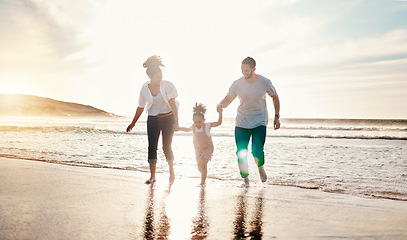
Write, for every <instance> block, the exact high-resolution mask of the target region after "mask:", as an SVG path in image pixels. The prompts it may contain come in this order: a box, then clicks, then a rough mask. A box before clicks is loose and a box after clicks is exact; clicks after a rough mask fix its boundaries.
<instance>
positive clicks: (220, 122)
mask: <svg viewBox="0 0 407 240" xmlns="http://www.w3.org/2000/svg"><path fill="white" fill-rule="evenodd" d="M217 111H218V113H219V117H218V121H217V122H213V123H211V127H217V126H219V125H221V124H222V112H223V109H222V108H217Z"/></svg>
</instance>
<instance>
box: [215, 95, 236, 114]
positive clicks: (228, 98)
mask: <svg viewBox="0 0 407 240" xmlns="http://www.w3.org/2000/svg"><path fill="white" fill-rule="evenodd" d="M235 98H236V97H232V96H230V95H229V94H228V95H226V97H225V98H224V99H223V100H222V101H220V103H219V104H218V106H217V110H218V112H219V109H222V108H226V107H227V106H229V104H231V103H232V102H233V100H235Z"/></svg>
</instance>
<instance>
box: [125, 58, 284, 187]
mask: <svg viewBox="0 0 407 240" xmlns="http://www.w3.org/2000/svg"><path fill="white" fill-rule="evenodd" d="M163 66H164V65H163V64H162V62H161V58H160V57H158V56H151V57H149V58H148V59H147V60H146V61H145V62H144V64H143V67H144V68H146V69H147V75H148V77H149V78H150V81H149V82H146V83H145V84H144V85H143V86H142V88H141V91H140V96H139V106H138V108H137V110H136V114H135V115H134V118H133V121H132V122H131V123H130V125H129V126H128V127H127V132H130V131H131V130H132V129H133V127H134V126H135V124H136V122H137V120H138V119H139V118H140V116H141V114H142V113H143V111H144V108H146V111H147V113H148V118H147V136H148V163H149V167H150V178H149V179H148V180H147V181H146V183H147V184H150V183H154V182H155V181H156V178H155V172H156V163H157V146H158V140H159V137H160V134H162V146H163V151H164V155H165V158H166V160H167V163H168V167H169V174H170V176H169V181H170V182H173V181H174V179H175V175H174V163H173V162H174V153H173V151H172V147H171V144H172V138H173V135H174V131H185V132H189V131H192V133H193V143H194V148H195V156H196V161H197V165H198V169H199V171H200V172H201V185H204V184H205V181H206V177H207V165H208V162H209V161H210V160H211V158H212V154H213V151H214V146H213V142H212V138H211V135H210V129H211V128H212V127H217V126H219V125H221V124H222V111H223V108H226V107H227V106H229V104H230V103H232V102H233V100H234V99H235V98H236V97H239V99H240V105H239V107H238V109H237V116H236V122H235V142H236V147H237V151H236V155H237V159H238V166H239V170H240V175H241V177H242V178H243V179H244V183H245V186H246V187H247V186H249V178H248V176H249V165H248V162H247V155H248V145H249V142H250V139H251V141H252V154H253V157H254V160H255V162H256V164H257V166H258V170H259V173H260V178H261V181H262V182H265V181H267V174H266V172H265V170H264V143H265V140H266V131H267V128H266V127H267V124H268V113H267V106H266V93H267V94H268V95H269V96H270V97H271V98H272V99H273V105H274V110H275V116H274V129H275V130H277V129H279V128H280V115H279V113H280V101H279V98H278V95H277V92H276V90H275V88H274V86H273V85H272V83H271V81H270V80H269V79H267V78H265V77H263V76H262V75H259V74H257V73H255V70H256V61H255V60H254V59H253V58H251V57H247V58H245V59H244V60H243V61H242V65H241V69H242V74H243V77H241V78H239V79H238V80H236V81H234V82H233V84H232V85H231V87H230V88H229V92H228V93H227V95H226V96H225V98H224V99H223V100H222V101H220V103H219V104H218V105H217V107H216V109H217V112H218V113H219V117H218V121H217V122H205V112H206V107H205V106H204V105H203V104H195V107H194V108H193V124H192V126H191V127H189V128H185V127H180V126H179V123H178V108H177V102H176V100H175V98H176V97H177V96H178V93H177V90H176V88H175V86H174V85H173V84H172V83H171V82H169V81H165V80H163V79H162V72H161V68H160V67H163Z"/></svg>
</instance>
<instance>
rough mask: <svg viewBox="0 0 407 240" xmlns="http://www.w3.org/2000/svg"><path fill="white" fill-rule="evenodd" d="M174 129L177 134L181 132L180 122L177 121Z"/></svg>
mask: <svg viewBox="0 0 407 240" xmlns="http://www.w3.org/2000/svg"><path fill="white" fill-rule="evenodd" d="M173 129H174V131H175V132H178V131H179V124H178V121H175V123H174V126H173Z"/></svg>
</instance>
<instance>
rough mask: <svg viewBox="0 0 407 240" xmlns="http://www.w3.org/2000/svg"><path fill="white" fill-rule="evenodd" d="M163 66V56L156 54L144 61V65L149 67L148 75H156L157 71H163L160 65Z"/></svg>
mask: <svg viewBox="0 0 407 240" xmlns="http://www.w3.org/2000/svg"><path fill="white" fill-rule="evenodd" d="M161 66H163V67H164V65H163V63H162V62H161V57H159V56H157V55H154V56H151V57H149V58H148V59H147V60H146V61H145V62H144V63H143V67H144V68H147V75H148V76H150V77H151V76H154V74H156V73H157V72H159V71H161V69H160V67H161Z"/></svg>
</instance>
